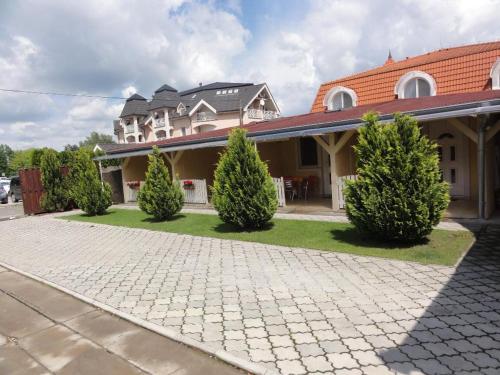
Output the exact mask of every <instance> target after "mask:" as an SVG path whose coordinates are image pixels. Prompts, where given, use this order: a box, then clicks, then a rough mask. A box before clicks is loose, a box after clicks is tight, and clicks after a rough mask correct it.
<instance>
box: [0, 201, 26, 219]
mask: <svg viewBox="0 0 500 375" xmlns="http://www.w3.org/2000/svg"><path fill="white" fill-rule="evenodd" d="M23 215H24V212H23V203H22V202H18V203H12V202H11V201H10V199H9V203H7V204H0V220H6V219H10V218H12V217H20V216H23Z"/></svg>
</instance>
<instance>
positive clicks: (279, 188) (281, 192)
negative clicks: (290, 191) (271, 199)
mask: <svg viewBox="0 0 500 375" xmlns="http://www.w3.org/2000/svg"><path fill="white" fill-rule="evenodd" d="M273 182H274V186H276V193H277V195H278V206H279V207H285V206H286V200H285V183H284V182H283V177H273Z"/></svg>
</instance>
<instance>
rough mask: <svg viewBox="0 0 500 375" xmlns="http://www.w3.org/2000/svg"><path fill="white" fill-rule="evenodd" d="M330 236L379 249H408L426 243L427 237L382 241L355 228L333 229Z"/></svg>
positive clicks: (352, 243) (351, 243)
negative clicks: (407, 240) (404, 240)
mask: <svg viewBox="0 0 500 375" xmlns="http://www.w3.org/2000/svg"><path fill="white" fill-rule="evenodd" d="M330 233H331V234H332V238H333V239H334V240H336V241H340V242H345V243H348V244H350V245H355V246H366V247H378V248H381V249H410V248H412V247H414V246H416V245H426V244H427V243H429V239H428V238H423V239H421V240H419V241H415V242H411V243H408V242H398V241H384V240H381V239H377V238H372V237H369V235H368V234H365V233H361V232H360V231H358V230H357V229H356V228H344V229H334V230H332V231H330Z"/></svg>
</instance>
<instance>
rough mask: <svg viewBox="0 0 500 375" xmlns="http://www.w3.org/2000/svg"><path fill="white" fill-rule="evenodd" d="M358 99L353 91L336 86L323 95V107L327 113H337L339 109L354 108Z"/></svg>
mask: <svg viewBox="0 0 500 375" xmlns="http://www.w3.org/2000/svg"><path fill="white" fill-rule="evenodd" d="M357 101H358V97H357V95H356V93H355V92H354V90H351V89H349V88H347V87H343V86H336V87H334V88H332V89H331V90H330V91H328V93H327V94H326V95H325V99H324V100H323V105H324V106H325V107H327V108H328V110H329V111H339V110H341V109H346V108H351V107H355V106H356V104H357Z"/></svg>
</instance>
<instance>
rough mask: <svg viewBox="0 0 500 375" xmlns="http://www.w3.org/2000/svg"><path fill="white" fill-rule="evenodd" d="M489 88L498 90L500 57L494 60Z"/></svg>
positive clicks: (499, 86)
mask: <svg viewBox="0 0 500 375" xmlns="http://www.w3.org/2000/svg"><path fill="white" fill-rule="evenodd" d="M490 77H491V88H492V89H493V90H500V58H498V59H497V61H495V63H494V64H493V66H492V68H491V72H490Z"/></svg>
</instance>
